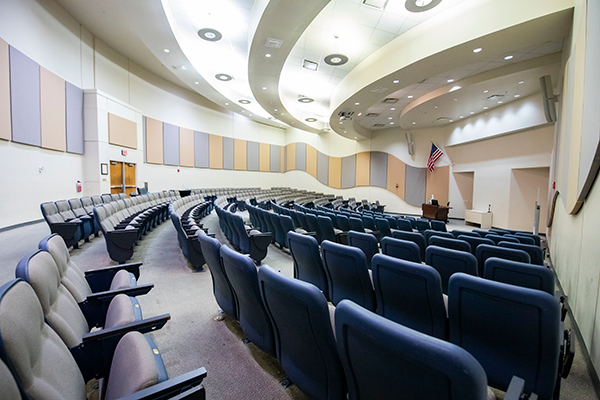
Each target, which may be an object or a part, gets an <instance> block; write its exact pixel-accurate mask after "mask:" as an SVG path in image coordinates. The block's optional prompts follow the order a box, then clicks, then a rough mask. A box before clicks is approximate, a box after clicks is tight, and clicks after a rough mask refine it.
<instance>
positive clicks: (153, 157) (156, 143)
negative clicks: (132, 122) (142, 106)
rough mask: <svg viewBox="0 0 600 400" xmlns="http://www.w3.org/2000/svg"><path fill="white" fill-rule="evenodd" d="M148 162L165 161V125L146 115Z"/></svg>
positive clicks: (159, 162) (158, 162)
mask: <svg viewBox="0 0 600 400" xmlns="http://www.w3.org/2000/svg"><path fill="white" fill-rule="evenodd" d="M146 162H147V163H150V164H162V163H163V125H162V122H160V121H157V120H155V119H152V118H148V117H146Z"/></svg>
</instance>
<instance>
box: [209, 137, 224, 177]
mask: <svg viewBox="0 0 600 400" xmlns="http://www.w3.org/2000/svg"><path fill="white" fill-rule="evenodd" d="M208 167H209V168H212V169H223V138H222V137H221V136H216V135H208Z"/></svg>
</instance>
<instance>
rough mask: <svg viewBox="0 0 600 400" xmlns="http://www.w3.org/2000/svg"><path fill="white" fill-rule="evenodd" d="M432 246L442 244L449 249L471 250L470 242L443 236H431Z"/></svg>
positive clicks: (441, 245) (430, 242)
mask: <svg viewBox="0 0 600 400" xmlns="http://www.w3.org/2000/svg"><path fill="white" fill-rule="evenodd" d="M429 245H430V246H440V247H445V248H447V249H454V250H459V251H467V252H469V253H470V252H471V245H470V244H469V243H468V242H465V241H464V240H460V239H449V238H447V237H442V236H431V237H430V238H429Z"/></svg>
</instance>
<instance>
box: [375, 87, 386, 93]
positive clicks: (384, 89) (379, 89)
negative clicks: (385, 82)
mask: <svg viewBox="0 0 600 400" xmlns="http://www.w3.org/2000/svg"><path fill="white" fill-rule="evenodd" d="M386 90H388V88H386V87H379V86H378V87H376V88H373V89H371V93H383V92H385V91H386Z"/></svg>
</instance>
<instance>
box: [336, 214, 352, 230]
mask: <svg viewBox="0 0 600 400" xmlns="http://www.w3.org/2000/svg"><path fill="white" fill-rule="evenodd" d="M336 218H337V223H338V226H339V227H340V229H341V230H343V231H344V232H348V231H350V221H349V220H348V217H347V216H345V215H343V214H338V215H336Z"/></svg>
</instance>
